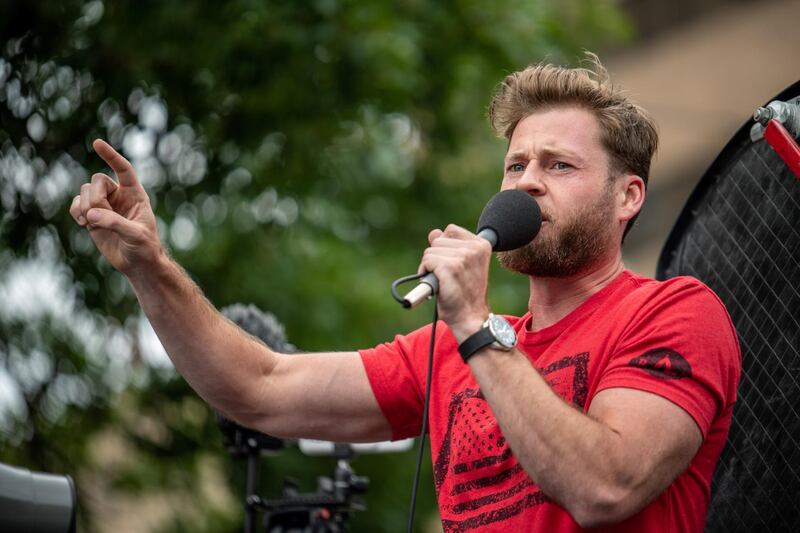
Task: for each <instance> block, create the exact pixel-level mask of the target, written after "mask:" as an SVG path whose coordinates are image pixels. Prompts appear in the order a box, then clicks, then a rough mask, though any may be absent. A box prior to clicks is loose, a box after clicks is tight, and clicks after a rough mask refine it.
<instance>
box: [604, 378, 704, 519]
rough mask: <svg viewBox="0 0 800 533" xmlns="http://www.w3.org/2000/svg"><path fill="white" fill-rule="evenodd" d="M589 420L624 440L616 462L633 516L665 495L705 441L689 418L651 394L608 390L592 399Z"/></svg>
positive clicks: (680, 410)
mask: <svg viewBox="0 0 800 533" xmlns="http://www.w3.org/2000/svg"><path fill="white" fill-rule="evenodd" d="M589 415H590V416H591V417H592V418H594V419H596V420H599V421H600V422H602V423H604V424H606V425H607V426H608V427H609V428H611V430H613V431H614V432H616V433H617V434H618V435H619V442H620V443H621V447H622V449H621V450H619V452H620V453H619V454H618V455H617V456H616V457H619V458H620V461H621V463H620V466H621V469H622V470H623V472H624V473H625V474H624V475H625V478H626V482H627V483H629V487H630V494H629V497H628V502H627V504H628V506H630V507H631V508H632V509H631V510H632V512H636V511H638V510H639V509H641V508H642V507H643V506H644V505H646V504H647V503H648V502H650V501H651V500H653V499H654V498H656V497H657V496H658V495H659V494H661V493H662V492H663V491H664V490H665V489H666V488H667V487H668V486H669V485H670V484H671V483H672V481H673V480H674V479H675V478H676V477H677V476H678V475H679V474H681V473H682V472H683V471H684V470H685V469H686V467H687V466H688V465H689V463H690V462H691V460H692V458H693V457H694V456H695V454H696V453H697V450H698V449H699V448H700V445H701V444H702V442H703V436H702V433H701V432H700V428H699V427H698V426H697V424H696V423H695V421H694V419H693V418H692V417H691V416H690V415H689V413H687V412H686V411H685V410H684V409H682V408H681V407H679V406H678V405H676V404H675V403H673V402H671V401H670V400H667V399H666V398H664V397H662V396H659V395H657V394H653V393H650V392H645V391H641V390H636V389H628V388H611V389H605V390H603V391H600V392H599V393H597V395H596V396H595V397H594V399H593V400H592V404H591V407H590V408H589Z"/></svg>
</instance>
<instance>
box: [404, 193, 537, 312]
mask: <svg viewBox="0 0 800 533" xmlns="http://www.w3.org/2000/svg"><path fill="white" fill-rule="evenodd" d="M541 224H542V214H541V211H540V209H539V205H538V204H537V203H536V201H535V200H534V199H533V197H531V196H530V195H529V194H528V193H525V192H522V191H518V190H507V191H501V192H499V193H497V194H495V195H494V196H493V197H492V199H491V200H489V202H488V203H487V204H486V207H484V208H483V212H482V213H481V216H480V219H479V220H478V231H477V236H478V237H481V238H482V239H485V240H486V241H488V242H489V244H491V247H492V250H493V251H496V252H503V251H507V250H514V249H516V248H519V247H521V246H524V245H526V244H528V243H529V242H530V241H532V240H533V238H534V237H536V235H537V234H538V233H539V228H540V227H541ZM448 231H454V232H458V229H456V228H455V227H453V228H451V229H449V230H448ZM438 290H439V280H438V279H437V277H436V275H435V274H434V273H433V272H429V273H428V274H426V275H425V276H424V277H422V278H421V279H420V282H419V285H417V286H416V287H415V288H414V289H412V290H411V291H409V292H408V294H406V295H405V296H404V297H403V299H402V300H403V301H402V303H403V306H404V307H407V308H411V307H415V306H417V305H418V304H419V303H420V302H422V301H424V300H426V299H427V298H430V297H431V295H433V294H436V293H438Z"/></svg>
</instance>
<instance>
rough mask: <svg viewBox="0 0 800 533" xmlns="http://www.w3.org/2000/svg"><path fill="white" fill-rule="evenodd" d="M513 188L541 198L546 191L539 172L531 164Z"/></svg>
mask: <svg viewBox="0 0 800 533" xmlns="http://www.w3.org/2000/svg"><path fill="white" fill-rule="evenodd" d="M514 188H515V189H517V190H518V191H523V192H527V193H528V194H531V195H533V196H542V195H543V194H544V193H545V192H546V191H547V189H546V188H545V184H544V181H542V176H541V170H540V169H539V168H538V167H537V166H536V165H534V164H533V162H531V164H529V165H528V166H527V167H526V168H525V172H523V173H522V177H520V178H519V180H517V183H515V184H514Z"/></svg>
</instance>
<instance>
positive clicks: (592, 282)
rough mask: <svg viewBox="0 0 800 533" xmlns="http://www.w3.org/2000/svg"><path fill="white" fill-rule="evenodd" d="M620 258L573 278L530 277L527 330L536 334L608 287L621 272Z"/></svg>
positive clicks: (607, 261)
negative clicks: (529, 319) (529, 315)
mask: <svg viewBox="0 0 800 533" xmlns="http://www.w3.org/2000/svg"><path fill="white" fill-rule="evenodd" d="M624 269H625V265H624V264H623V263H622V254H621V252H620V251H619V249H617V251H616V252H615V254H613V255H612V256H609V257H605V258H603V259H602V260H600V261H598V262H597V263H595V264H594V265H592V266H590V267H588V268H587V269H585V270H583V271H581V272H580V273H578V274H575V275H574V276H569V277H558V278H540V277H534V276H531V277H530V288H531V296H530V300H528V310H529V311H530V312H531V316H532V318H531V324H530V330H531V331H537V330H540V329H544V328H546V327H548V326H552V325H553V324H555V323H556V322H558V321H559V320H561V319H562V318H564V317H565V316H567V315H568V314H570V313H571V312H572V311H574V310H575V309H576V308H577V307H578V306H579V305H581V304H582V303H583V302H585V301H586V300H587V299H588V298H589V297H590V296H592V295H593V294H595V293H596V292H598V291H600V290H601V289H602V288H603V287H605V286H607V285H608V284H609V283H611V282H612V281H613V280H614V278H616V277H617V276H618V275H619V274H620V273H621V272H622V271H623V270H624Z"/></svg>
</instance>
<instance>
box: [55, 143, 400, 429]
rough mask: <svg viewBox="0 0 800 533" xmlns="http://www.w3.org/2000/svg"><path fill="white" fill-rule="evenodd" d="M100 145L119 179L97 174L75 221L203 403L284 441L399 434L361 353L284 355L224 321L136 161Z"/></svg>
mask: <svg viewBox="0 0 800 533" xmlns="http://www.w3.org/2000/svg"><path fill="white" fill-rule="evenodd" d="M93 146H94V149H95V150H96V151H97V153H98V155H100V157H102V158H103V159H104V160H105V161H106V163H108V165H109V166H110V167H111V168H112V169H113V170H114V172H115V173H116V175H117V177H118V178H119V182H115V181H114V180H113V179H111V178H110V177H109V176H107V175H105V174H95V175H93V176H92V180H91V183H87V184H84V185H83V186H82V187H81V192H80V195H78V196H76V197H75V198H74V199H73V201H72V205H71V207H70V214H71V215H72V216H73V218H75V220H76V221H77V222H78V224H80V225H82V226H84V227H86V228H87V230H88V231H89V234H90V235H91V237H92V239H93V240H94V242H95V244H96V245H97V248H98V249H99V250H100V252H101V253H102V254H103V256H104V257H105V258H106V259H107V260H108V261H109V262H110V263H111V265H112V266H114V268H116V269H117V270H119V271H120V272H121V273H123V274H124V275H125V276H126V277H127V278H128V279H129V280H130V282H131V284H132V286H133V289H134V292H135V294H136V297H137V298H138V300H139V303H140V304H141V306H142V309H143V311H144V313H145V315H147V318H148V319H149V320H150V322H151V324H152V325H153V328H154V329H155V332H156V334H157V335H158V337H159V339H160V340H161V342H162V344H163V345H164V348H165V349H166V351H167V353H168V354H169V356H170V359H172V362H173V364H174V365H175V368H176V369H177V370H178V372H180V374H181V375H182V376H183V377H184V378H185V379H186V380H187V381H188V382H189V384H190V385H191V386H192V388H193V389H194V390H195V391H197V393H198V394H199V395H200V396H201V397H202V398H203V399H204V400H206V401H207V402H208V403H209V404H211V405H212V406H214V407H215V408H216V409H218V410H220V411H221V412H223V413H224V414H226V415H227V416H229V417H230V418H232V419H234V420H236V421H237V422H239V423H241V424H243V425H247V426H250V427H253V428H256V429H259V430H261V431H264V432H266V433H269V434H271V435H276V436H280V437H313V438H321V439H327V440H337V441H350V442H358V441H365V442H366V441H375V440H385V439H388V438H389V437H390V436H391V429H390V427H389V424H388V422H387V421H386V418H385V417H384V416H383V413H382V412H381V410H380V408H379V407H378V404H377V401H376V400H375V397H374V395H373V393H372V389H371V388H370V385H369V382H368V380H367V375H366V372H365V370H364V367H363V365H362V363H361V359H360V357H359V355H358V354H357V353H355V352H346V353H332V354H303V355H285V354H279V353H276V352H274V351H272V350H271V349H270V348H268V347H267V346H265V345H264V344H263V343H261V342H260V341H258V340H257V339H255V338H253V337H251V336H250V335H248V334H247V333H245V332H244V331H242V330H241V329H239V328H238V327H237V326H236V325H234V324H233V323H232V322H230V321H228V320H227V319H225V318H224V317H223V316H222V315H220V314H219V312H217V310H216V309H215V308H214V307H213V306H212V305H211V303H210V302H209V301H208V300H207V299H206V298H205V297H204V296H203V294H202V292H201V291H200V289H199V288H198V287H197V285H195V284H194V282H192V280H191V279H190V278H189V276H188V275H186V273H185V272H184V271H183V269H182V268H181V267H180V266H179V265H178V264H177V263H176V262H175V261H173V260H172V259H171V258H170V257H169V256H168V255H167V253H166V252H165V250H164V248H163V246H162V245H161V242H160V240H159V238H158V232H157V229H156V221H155V215H154V214H153V210H152V208H151V206H150V201H149V198H148V196H147V193H146V192H145V190H144V188H143V187H142V185H141V184H140V183H139V181H138V179H137V177H136V173H135V171H134V169H133V167H132V166H131V164H130V163H129V162H128V161H127V160H126V159H125V158H124V157H122V156H121V155H120V154H119V153H117V152H116V151H115V150H114V149H113V148H112V147H111V146H109V145H108V144H107V143H105V142H104V141H101V140H97V141H95V142H94V144H93Z"/></svg>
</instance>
